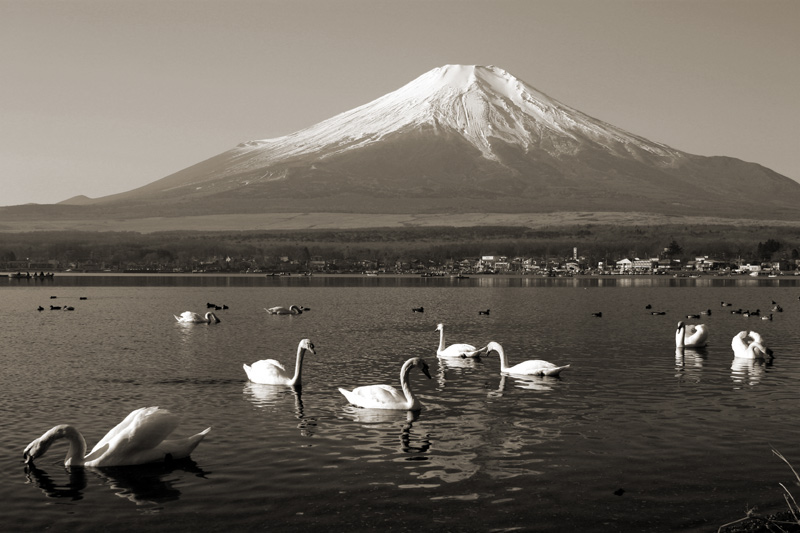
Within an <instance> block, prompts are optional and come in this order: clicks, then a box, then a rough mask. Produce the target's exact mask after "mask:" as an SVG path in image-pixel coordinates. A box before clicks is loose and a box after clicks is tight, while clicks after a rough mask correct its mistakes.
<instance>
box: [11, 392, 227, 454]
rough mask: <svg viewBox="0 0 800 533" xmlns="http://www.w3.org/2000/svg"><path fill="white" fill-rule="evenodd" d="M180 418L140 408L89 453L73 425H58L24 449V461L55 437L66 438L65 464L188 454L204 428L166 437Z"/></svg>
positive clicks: (196, 443) (198, 441)
mask: <svg viewBox="0 0 800 533" xmlns="http://www.w3.org/2000/svg"><path fill="white" fill-rule="evenodd" d="M178 423H179V418H178V416H177V415H174V414H172V413H170V412H169V411H167V410H166V409H159V408H158V407H143V408H141V409H136V410H135V411H133V412H131V414H129V415H128V416H127V417H125V420H123V421H122V422H120V423H119V424H117V426H116V427H115V428H114V429H112V430H111V431H109V432H108V433H106V436H105V437H103V438H102V439H100V442H98V443H97V444H96V445H95V447H94V448H92V451H91V452H89V454H88V455H86V456H84V454H85V453H86V440H85V439H84V438H83V435H81V433H80V432H79V431H78V430H77V429H75V427H73V426H70V425H67V424H61V425H58V426H55V427H54V428H52V429H51V430H49V431H47V432H46V433H45V434H44V435H42V436H41V437H39V438H38V439H36V440H34V441H33V442H31V443H30V444H28V446H27V447H26V448H25V451H24V452H23V453H22V457H23V458H24V459H25V463H27V464H33V460H34V459H36V458H38V457H41V456H43V455H44V454H45V453H46V452H47V450H48V449H49V448H50V446H51V445H52V444H53V443H54V442H55V441H57V440H58V439H62V438H63V439H67V440H68V441H69V451H68V452H67V457H66V459H65V460H64V466H128V465H141V464H145V463H155V462H161V461H166V460H170V459H183V458H186V457H189V455H190V454H191V453H192V451H193V450H194V449H195V447H197V445H198V444H199V443H200V441H201V440H203V437H205V436H206V434H207V433H208V432H209V431H211V428H206V429H204V430H203V431H201V432H200V433H198V434H196V435H193V436H191V437H185V438H180V439H170V438H168V437H169V436H170V435H171V434H172V432H173V431H174V430H175V428H176V427H178Z"/></svg>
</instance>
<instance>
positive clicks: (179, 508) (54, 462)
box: [0, 275, 800, 531]
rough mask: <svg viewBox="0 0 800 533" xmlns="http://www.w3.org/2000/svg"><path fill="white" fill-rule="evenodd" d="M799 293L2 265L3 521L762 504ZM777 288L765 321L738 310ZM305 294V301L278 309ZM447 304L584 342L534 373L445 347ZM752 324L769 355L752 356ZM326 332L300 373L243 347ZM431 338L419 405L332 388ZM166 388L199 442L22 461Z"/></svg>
mask: <svg viewBox="0 0 800 533" xmlns="http://www.w3.org/2000/svg"><path fill="white" fill-rule="evenodd" d="M52 296H56V298H55V299H52V298H51V297H52ZM799 296H800V283H798V282H797V281H796V279H795V278H789V277H787V278H777V279H758V280H756V279H752V278H750V279H731V278H720V279H711V278H700V279H683V278H679V279H676V278H584V279H578V278H575V279H550V280H548V279H542V278H473V279H469V280H461V281H452V280H450V279H437V278H434V279H422V278H380V277H378V278H366V277H353V278H345V277H341V278H340V277H327V278H303V279H301V278H266V277H244V276H242V277H236V276H232V277H223V276H220V277H213V276H208V277H200V276H197V277H189V276H184V277H181V276H174V277H173V276H152V277H147V276H108V277H104V276H66V275H62V276H57V277H56V278H55V279H54V280H50V281H44V282H42V281H19V280H7V279H2V278H0V297H1V298H2V301H3V306H2V311H0V313H2V320H3V328H2V329H0V340H2V342H1V343H0V346H2V348H0V350H2V352H1V353H2V357H3V363H4V365H3V374H2V375H3V378H2V379H3V381H2V384H3V391H2V393H0V412H2V418H0V445H1V447H0V449H1V450H2V451H0V469H2V479H3V482H2V484H0V501H2V507H3V512H2V516H3V524H4V526H5V527H4V529H6V530H9V531H23V530H24V531H41V530H44V529H46V528H52V529H55V530H59V531H62V530H63V531H66V530H69V531H106V530H108V531H112V530H113V531H142V530H160V529H170V530H175V531H223V530H224V531H253V530H267V531H313V530H336V531H369V530H374V529H377V528H384V529H388V530H391V531H511V530H527V531H531V530H533V531H566V530H573V531H578V530H580V531H674V530H680V531H716V529H717V527H718V526H720V525H721V524H724V523H727V522H730V521H732V520H736V519H738V518H741V517H743V516H744V514H745V512H746V510H747V509H748V508H750V507H753V506H756V505H757V506H759V508H760V509H761V511H765V512H770V511H779V510H783V509H784V508H785V503H784V502H783V497H782V489H781V488H780V486H779V483H784V484H787V486H790V487H794V486H795V485H794V484H793V483H792V482H793V475H792V473H791V471H790V470H789V469H788V467H787V466H786V465H785V464H784V463H782V462H781V461H780V460H779V459H778V458H777V457H775V456H774V455H773V454H772V449H773V448H775V449H777V450H779V451H781V452H782V453H783V454H784V455H786V457H787V458H788V459H789V460H790V461H792V462H793V463H794V464H795V465H800V449H798V446H797V442H798V428H797V425H796V423H795V418H796V413H797V411H798V407H800V405H799V404H800V402H798V392H797V385H796V384H797V382H798V380H800V358H798V351H799V348H800V333H798V328H797V324H798V318H797V317H798V316H800V300H798V297H799ZM80 297H85V298H86V300H81V299H80ZM773 300H774V301H776V302H778V303H779V304H780V305H781V306H782V307H783V310H784V311H783V312H782V313H775V316H774V320H773V321H771V322H768V321H762V320H759V319H757V318H752V317H751V318H745V317H743V316H741V315H732V314H731V313H730V310H731V309H738V308H742V309H750V310H755V309H757V308H758V309H760V310H761V312H762V314H764V313H765V312H769V309H770V308H771V307H772V301H773ZM722 301H725V302H731V303H732V304H733V307H729V308H725V307H721V306H720V302H722ZM207 302H213V303H216V304H218V305H222V304H225V305H228V306H229V309H226V310H221V311H218V312H217V313H218V315H219V317H220V319H221V322H220V323H219V324H214V325H205V324H202V325H191V326H188V327H187V326H184V325H181V324H178V323H177V322H176V321H175V319H174V318H173V315H174V314H179V313H181V312H183V311H186V310H193V311H197V312H205V311H206V303H207ZM290 304H298V305H302V306H306V307H309V308H310V309H311V311H309V312H306V313H303V314H302V315H299V316H270V315H267V313H266V312H265V311H264V308H265V307H272V306H275V305H284V306H288V305H290ZM648 304H650V305H651V306H652V310H657V311H665V312H666V314H665V315H652V314H651V311H650V310H647V309H645V306H646V305H648ZM39 305H41V306H43V307H45V308H47V309H48V310H45V311H41V312H39V311H37V310H36V309H37V306H39ZM50 305H69V306H73V307H74V308H75V310H74V311H69V312H65V311H50V310H49V306H50ZM419 306H423V307H424V308H425V312H424V313H412V312H411V309H412V308H413V307H419ZM487 308H488V309H491V314H490V315H489V316H483V315H479V314H478V311H479V310H482V309H487ZM706 309H711V310H712V314H711V316H704V317H703V320H702V321H703V322H705V323H706V324H707V325H708V327H709V329H710V331H711V333H710V335H711V337H710V344H709V346H708V348H706V349H704V350H700V351H693V350H687V351H686V353H685V354H684V356H683V357H680V356H676V353H675V348H674V332H675V327H676V324H677V322H678V320H681V319H683V320H685V316H686V315H687V314H693V313H699V312H700V311H701V310H706ZM598 311H600V312H602V315H603V316H602V318H595V317H593V316H592V313H593V312H598ZM439 322H443V323H444V324H445V325H446V327H445V332H446V334H447V342H448V344H450V343H453V342H468V343H471V344H475V345H480V346H483V345H485V344H486V343H487V342H488V341H491V340H494V341H497V342H499V343H500V344H502V345H503V347H504V348H505V351H506V353H507V354H508V357H509V360H510V362H511V363H512V364H513V363H516V362H521V361H523V360H526V359H546V360H548V361H551V362H554V363H558V364H565V363H570V364H571V365H572V367H571V368H570V369H569V370H567V371H565V372H564V373H563V374H562V376H561V378H530V379H520V378H514V377H509V376H502V375H501V374H500V363H499V359H498V357H497V356H496V355H492V356H489V357H484V358H482V359H480V360H477V361H460V362H457V363H456V364H446V363H442V362H440V361H438V360H437V358H436V352H435V350H436V346H437V344H438V333H437V332H436V331H435V327H436V324H437V323H439ZM688 322H699V321H691V320H689V321H688ZM743 329H753V330H756V331H758V332H760V333H761V334H762V335H763V336H764V337H765V339H766V341H767V343H768V344H769V346H770V347H771V348H772V349H773V350H774V352H775V355H776V358H775V360H774V362H773V364H772V365H764V364H756V365H743V366H742V365H732V362H733V355H732V351H731V348H730V341H731V338H732V337H733V335H735V334H736V333H738V332H739V331H740V330H743ZM306 337H307V338H310V339H311V340H312V341H313V342H314V344H315V346H316V350H317V355H308V356H307V357H306V361H305V364H304V371H303V377H304V379H303V388H302V391H301V393H296V392H294V391H292V390H289V389H287V388H283V387H274V386H265V385H254V384H251V383H248V382H247V381H246V377H245V374H244V370H243V369H242V364H243V363H248V364H250V363H252V362H254V361H256V360H258V359H265V358H274V359H278V360H280V361H281V362H283V363H285V364H286V366H288V367H290V368H294V359H295V354H296V348H297V344H298V342H299V341H300V339H302V338H306ZM414 356H422V357H424V358H425V359H426V360H427V362H428V364H429V365H430V368H431V375H432V376H433V379H431V380H428V379H427V378H426V377H425V376H424V375H423V374H422V373H420V372H417V371H416V370H412V374H411V384H412V388H413V389H414V391H415V393H416V394H418V395H419V397H420V398H421V401H422V403H423V405H424V407H423V410H422V411H421V412H419V413H417V414H408V413H406V412H381V411H377V412H376V411H371V410H365V409H358V408H354V407H352V406H349V405H348V404H347V403H346V401H345V399H344V397H343V396H342V395H341V394H340V393H339V392H338V391H337V388H338V387H345V388H353V387H355V386H359V385H369V384H376V383H388V384H391V385H394V386H399V383H398V381H399V369H400V366H401V364H402V363H403V361H405V360H406V359H408V358H410V357H414ZM149 405H159V406H161V407H164V408H168V409H170V410H171V411H173V412H175V413H178V414H179V415H180V416H181V418H182V423H181V426H180V427H179V428H178V432H179V433H181V435H189V434H192V433H194V432H196V431H199V430H201V429H204V428H206V427H208V426H211V428H212V430H211V433H210V434H209V435H208V437H207V438H206V439H205V440H204V441H203V442H202V443H201V444H200V446H199V447H198V448H197V449H196V450H195V452H194V454H193V455H192V460H191V461H187V462H184V463H178V464H173V465H170V466H152V467H134V468H112V469H88V468H87V469H85V471H81V469H72V471H68V470H66V469H65V468H64V466H63V459H64V455H65V454H66V445H64V444H59V445H54V447H53V448H51V450H50V452H49V453H48V454H47V455H46V456H44V457H43V458H40V459H39V460H38V461H37V462H36V468H35V469H34V470H31V471H27V472H26V470H25V468H24V465H23V464H22V462H21V458H22V450H23V449H24V448H25V446H26V445H27V444H28V443H29V442H30V441H31V440H33V439H34V438H36V437H38V436H40V435H41V434H42V433H43V432H44V431H45V430H47V429H49V428H50V427H52V426H53V425H56V424H60V423H70V424H73V425H75V426H76V427H77V428H78V429H79V430H80V431H81V432H82V433H83V434H84V436H85V437H86V440H87V442H88V444H89V446H90V447H91V446H93V445H94V443H95V442H97V441H98V440H99V439H100V438H101V437H102V436H103V435H104V434H105V433H106V431H108V430H109V429H110V428H111V427H113V426H114V425H116V424H117V423H118V422H119V421H120V420H122V418H124V417H125V416H126V415H127V414H128V413H129V412H130V411H132V410H133V409H136V408H139V407H144V406H149ZM620 489H622V490H621V491H620ZM796 492H797V494H796V496H798V497H800V488H798V489H797V491H796ZM620 493H621V494H620Z"/></svg>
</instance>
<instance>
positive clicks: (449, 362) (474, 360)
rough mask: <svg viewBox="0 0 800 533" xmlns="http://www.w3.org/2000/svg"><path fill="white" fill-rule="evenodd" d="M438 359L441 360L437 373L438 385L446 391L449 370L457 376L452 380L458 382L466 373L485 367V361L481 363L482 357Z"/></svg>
mask: <svg viewBox="0 0 800 533" xmlns="http://www.w3.org/2000/svg"><path fill="white" fill-rule="evenodd" d="M437 359H438V360H439V367H438V368H437V371H436V383H437V384H438V385H439V388H440V389H444V388H445V386H446V384H447V381H448V377H447V375H446V371H447V370H452V371H453V372H454V373H455V374H456V377H455V378H450V379H455V380H458V379H460V378H461V376H462V374H464V373H465V371H468V370H469V369H473V368H478V367H480V366H482V365H483V361H481V358H480V357H465V358H460V357H459V358H455V357H451V358H449V359H445V358H442V357H439V358H437Z"/></svg>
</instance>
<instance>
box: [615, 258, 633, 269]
mask: <svg viewBox="0 0 800 533" xmlns="http://www.w3.org/2000/svg"><path fill="white" fill-rule="evenodd" d="M631 268H633V261H631V260H630V259H620V260H619V261H617V263H616V269H617V270H618V271H620V272H629V271H630V270H631Z"/></svg>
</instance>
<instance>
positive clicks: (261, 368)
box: [242, 339, 317, 387]
mask: <svg viewBox="0 0 800 533" xmlns="http://www.w3.org/2000/svg"><path fill="white" fill-rule="evenodd" d="M306 351H309V352H311V353H313V354H316V353H317V352H315V351H314V344H312V342H311V341H310V340H308V339H303V340H301V341H300V344H298V345H297V361H296V362H295V365H294V375H290V374H289V372H288V371H287V370H286V368H284V366H283V365H282V364H280V363H279V362H278V361H276V360H274V359H262V360H261V361H256V362H255V363H253V366H249V365H242V366H243V367H244V371H245V373H246V374H247V379H249V380H250V381H252V382H253V383H260V384H262V385H289V386H290V387H295V386H296V387H299V386H300V385H301V378H300V375H301V373H302V371H303V356H305V354H306Z"/></svg>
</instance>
